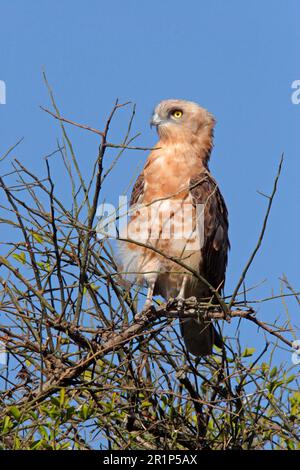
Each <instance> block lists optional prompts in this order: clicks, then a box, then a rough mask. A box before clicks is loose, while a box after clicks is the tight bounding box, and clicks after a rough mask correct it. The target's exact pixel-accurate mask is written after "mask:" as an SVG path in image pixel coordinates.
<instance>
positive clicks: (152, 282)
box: [143, 279, 156, 311]
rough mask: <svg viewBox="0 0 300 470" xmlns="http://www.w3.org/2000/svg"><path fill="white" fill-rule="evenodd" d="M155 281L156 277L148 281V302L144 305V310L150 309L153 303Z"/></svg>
mask: <svg viewBox="0 0 300 470" xmlns="http://www.w3.org/2000/svg"><path fill="white" fill-rule="evenodd" d="M155 282H156V279H151V280H149V281H148V290H147V297H146V302H145V303H144V306H143V311H145V310H148V308H150V307H151V305H152V302H153V292H154V287H155Z"/></svg>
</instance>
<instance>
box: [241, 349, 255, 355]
mask: <svg viewBox="0 0 300 470" xmlns="http://www.w3.org/2000/svg"><path fill="white" fill-rule="evenodd" d="M255 351H256V349H255V348H246V349H245V351H244V352H242V357H250V356H253V354H254V353H255Z"/></svg>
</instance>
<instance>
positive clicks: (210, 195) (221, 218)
mask: <svg viewBox="0 0 300 470" xmlns="http://www.w3.org/2000/svg"><path fill="white" fill-rule="evenodd" d="M190 188H191V189H190V193H191V196H192V199H193V203H194V204H195V205H196V204H204V244H203V247H202V250H201V251H202V259H203V265H202V269H201V275H202V276H203V277H205V279H206V280H207V281H208V282H209V283H210V284H211V285H212V286H213V287H214V288H215V289H219V290H222V289H223V287H224V282H225V272H226V266H227V256H228V250H229V248H230V243H229V238H228V212H227V208H226V205H225V201H224V199H223V197H222V194H221V192H220V190H219V188H218V186H217V183H216V182H215V180H214V179H213V178H212V176H211V175H210V173H209V172H208V171H205V172H203V173H201V174H199V175H197V176H195V177H193V178H192V179H191V180H190Z"/></svg>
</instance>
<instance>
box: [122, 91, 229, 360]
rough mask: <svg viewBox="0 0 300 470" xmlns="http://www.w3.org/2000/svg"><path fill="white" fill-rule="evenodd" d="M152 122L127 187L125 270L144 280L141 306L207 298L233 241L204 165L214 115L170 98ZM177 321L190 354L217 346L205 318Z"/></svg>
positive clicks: (218, 285)
mask: <svg viewBox="0 0 300 470" xmlns="http://www.w3.org/2000/svg"><path fill="white" fill-rule="evenodd" d="M151 125H153V126H155V127H156V128H157V132H158V135H159V141H158V143H157V145H156V146H155V148H154V149H153V150H152V151H151V153H150V154H149V156H148V159H147V161H146V164H145V166H144V169H143V171H142V172H141V174H140V175H139V177H138V178H137V180H136V182H135V184H134V187H133V190H132V195H131V200H130V219H129V222H128V224H127V226H126V237H127V240H130V241H126V242H123V243H122V244H121V247H120V252H121V253H120V254H121V258H122V270H123V272H126V273H127V274H128V276H129V277H130V275H131V279H132V278H134V280H135V282H137V283H141V284H145V285H147V287H148V291H147V299H146V302H145V305H144V308H145V309H147V308H148V307H149V306H150V305H151V304H152V298H153V296H154V295H161V296H162V297H164V298H165V299H166V300H169V299H170V298H174V297H177V298H178V299H180V300H182V299H186V298H188V297H191V296H194V297H196V298H197V299H198V300H199V301H200V300H203V299H206V301H208V300H209V299H212V298H213V294H212V289H211V287H210V286H212V287H213V288H214V289H215V290H217V291H218V292H221V291H222V289H223V287H224V282H225V271H226V265H227V255H228V250H229V247H230V244H229V239H228V213H227V209H226V205H225V202H224V199H223V197H222V195H221V192H220V190H219V188H218V185H217V183H216V181H215V180H214V179H213V177H212V176H211V174H210V172H209V167H208V163H209V159H210V155H211V150H212V147H213V131H214V125H215V119H214V117H213V116H212V114H210V113H209V112H208V111H207V110H206V109H204V108H202V107H200V106H199V105H198V104H196V103H194V102H191V101H185V100H177V99H170V100H165V101H162V102H160V103H159V104H158V105H157V107H156V108H155V110H154V113H153V116H152V120H151ZM195 273H196V274H198V275H199V277H198V278H197V277H196V275H195ZM129 277H128V279H129ZM203 278H204V279H205V280H206V281H207V283H208V284H207V283H206V282H204V281H203ZM180 326H181V332H182V335H183V338H184V341H185V345H186V348H187V350H188V351H189V352H190V353H192V354H193V355H195V356H204V355H208V354H211V353H212V348H213V344H216V345H217V346H220V343H221V339H220V337H219V335H218V333H217V332H216V330H215V328H214V327H213V325H212V323H211V322H210V321H204V320H201V318H199V319H192V318H186V319H184V320H181V322H180Z"/></svg>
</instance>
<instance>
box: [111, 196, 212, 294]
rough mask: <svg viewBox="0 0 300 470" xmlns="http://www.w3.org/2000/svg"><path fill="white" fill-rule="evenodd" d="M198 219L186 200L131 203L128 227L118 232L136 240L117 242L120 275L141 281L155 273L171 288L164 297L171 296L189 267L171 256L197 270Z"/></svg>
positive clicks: (199, 228) (201, 227)
mask: <svg viewBox="0 0 300 470" xmlns="http://www.w3.org/2000/svg"><path fill="white" fill-rule="evenodd" d="M198 222H199V217H198V218H197V216H196V210H195V208H194V206H193V205H192V204H191V201H189V200H185V201H182V200H179V199H164V200H163V199H162V200H158V201H156V202H154V203H152V204H150V205H148V206H145V205H139V206H137V207H134V208H133V209H132V212H131V219H130V221H129V223H128V226H127V229H126V230H125V231H123V232H122V233H121V234H120V236H121V238H126V239H130V240H132V241H136V242H137V243H138V244H134V243H128V242H121V243H120V255H121V259H122V264H123V267H122V271H123V273H124V274H123V277H125V278H126V279H127V280H130V281H131V282H134V281H137V282H140V283H144V281H145V280H147V279H149V277H155V276H156V278H160V279H161V281H163V283H164V285H165V286H166V287H167V286H169V289H168V290H169V291H170V289H171V291H172V292H171V291H170V292H168V295H167V297H169V296H173V295H174V293H175V291H178V290H179V288H180V285H181V282H182V277H183V275H184V273H187V272H188V270H187V269H186V268H185V267H184V266H182V265H179V264H177V263H176V262H174V261H172V260H170V259H169V258H170V257H172V258H175V259H177V260H180V261H181V263H183V264H185V265H186V266H188V267H189V268H192V269H194V270H196V271H197V272H198V271H199V266H200V263H201V241H202V240H203V224H199V223H198ZM147 247H149V248H147ZM151 248H153V249H151ZM155 250H157V251H155ZM164 255H166V256H164ZM160 284H161V283H160ZM173 291H174V292H173Z"/></svg>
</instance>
